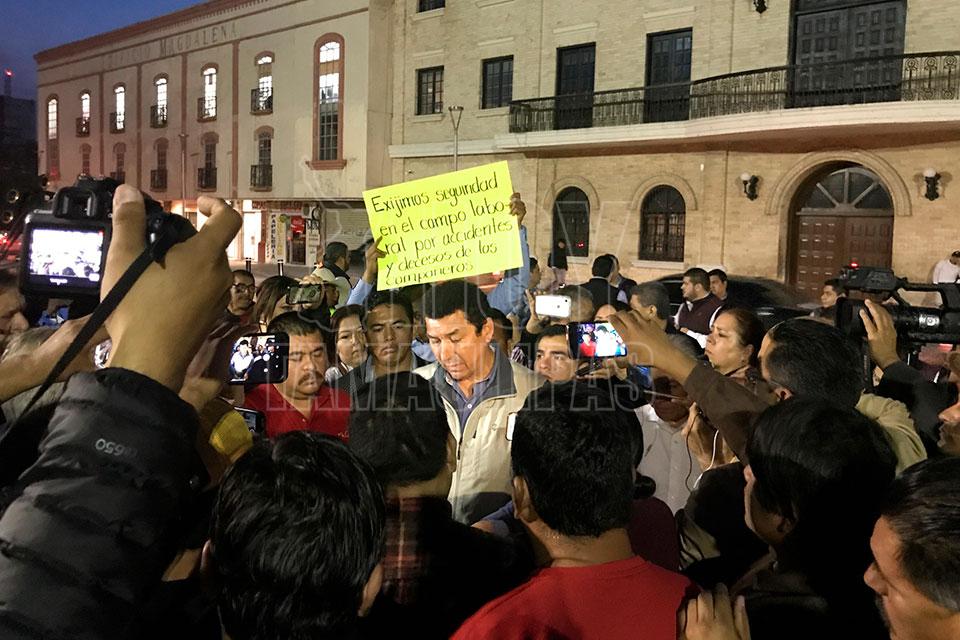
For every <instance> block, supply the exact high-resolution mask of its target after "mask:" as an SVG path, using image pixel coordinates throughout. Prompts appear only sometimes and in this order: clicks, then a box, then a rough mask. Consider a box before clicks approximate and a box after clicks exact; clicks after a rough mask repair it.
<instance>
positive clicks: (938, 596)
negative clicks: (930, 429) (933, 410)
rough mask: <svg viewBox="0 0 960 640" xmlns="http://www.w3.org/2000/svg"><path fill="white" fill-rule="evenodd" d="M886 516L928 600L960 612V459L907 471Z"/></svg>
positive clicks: (909, 574) (890, 495) (910, 575)
mask: <svg viewBox="0 0 960 640" xmlns="http://www.w3.org/2000/svg"><path fill="white" fill-rule="evenodd" d="M881 514H882V515H883V516H884V518H885V519H886V520H887V523H888V524H889V525H890V527H891V528H892V529H893V531H894V532H895V533H896V534H897V537H898V538H899V539H900V558H899V560H900V568H901V570H902V571H903V575H904V576H905V577H906V578H907V580H909V581H910V583H911V584H912V585H913V586H914V587H916V589H917V590H918V591H920V593H922V594H923V595H924V596H926V597H927V598H928V599H930V600H932V601H933V602H935V603H937V604H938V605H940V606H941V607H944V608H946V609H948V610H950V611H952V612H954V613H960V580H958V579H957V576H958V575H960V458H955V457H950V458H941V459H934V460H925V461H923V462H920V463H918V464H915V465H914V466H912V467H910V468H909V469H907V470H906V471H904V472H903V473H902V474H901V475H900V477H898V478H897V479H896V480H895V481H894V483H893V484H892V485H891V487H890V490H889V491H888V492H887V496H886V498H885V500H884V503H883V507H882V509H881Z"/></svg>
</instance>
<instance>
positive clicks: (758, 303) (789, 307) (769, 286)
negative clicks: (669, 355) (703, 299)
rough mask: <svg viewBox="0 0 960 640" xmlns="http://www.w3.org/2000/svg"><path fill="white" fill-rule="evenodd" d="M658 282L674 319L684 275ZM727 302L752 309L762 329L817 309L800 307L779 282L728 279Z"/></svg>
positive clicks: (668, 277)
mask: <svg viewBox="0 0 960 640" xmlns="http://www.w3.org/2000/svg"><path fill="white" fill-rule="evenodd" d="M658 282H661V283H663V284H664V285H665V286H666V287H667V292H668V293H669V294H670V313H671V315H676V313H677V310H678V309H679V308H680V303H681V302H683V294H682V293H681V291H680V285H681V284H683V274H682V273H677V274H673V275H669V276H664V277H662V278H659V279H658ZM727 299H728V300H732V301H733V302H735V303H737V304H739V305H740V306H744V307H749V308H750V309H753V311H754V312H755V313H756V314H757V315H758V316H760V320H761V321H763V326H764V328H765V329H770V327H772V326H773V325H775V324H778V323H780V322H783V321H784V320H789V319H790V318H795V317H796V316H805V315H808V314H809V313H810V311H811V310H812V309H813V308H815V307H816V305H810V304H809V303H802V302H801V299H800V298H799V297H798V296H797V295H795V294H794V293H793V292H791V291H790V289H789V288H788V287H787V286H786V285H784V284H783V283H782V282H777V281H776V280H769V279H767V278H746V277H740V276H730V277H729V279H728V281H727Z"/></svg>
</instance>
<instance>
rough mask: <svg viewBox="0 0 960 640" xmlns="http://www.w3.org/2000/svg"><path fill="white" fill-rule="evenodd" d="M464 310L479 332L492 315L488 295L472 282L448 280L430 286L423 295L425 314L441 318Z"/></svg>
mask: <svg viewBox="0 0 960 640" xmlns="http://www.w3.org/2000/svg"><path fill="white" fill-rule="evenodd" d="M457 311H462V312H463V315H464V316H466V318H467V321H468V322H470V324H472V325H473V326H474V327H475V328H476V330H477V332H478V333H479V332H480V331H481V330H482V329H483V325H484V323H486V321H487V318H488V317H489V315H490V303H489V302H488V301H487V295H486V294H485V293H484V292H483V291H482V290H481V289H480V287H478V286H477V285H475V284H473V283H472V282H467V281H466V280H448V281H447V282H442V283H440V284H435V285H433V286H432V287H430V288H429V289H428V290H427V291H426V292H425V293H424V295H423V315H424V317H425V318H430V319H431V320H439V319H440V318H446V317H447V316H450V315H453V314H455V313H456V312H457Z"/></svg>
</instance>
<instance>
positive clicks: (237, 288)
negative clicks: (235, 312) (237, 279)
mask: <svg viewBox="0 0 960 640" xmlns="http://www.w3.org/2000/svg"><path fill="white" fill-rule="evenodd" d="M256 289H257V286H256V285H253V284H235V285H233V290H234V291H256Z"/></svg>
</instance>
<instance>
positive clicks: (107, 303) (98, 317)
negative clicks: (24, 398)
mask: <svg viewBox="0 0 960 640" xmlns="http://www.w3.org/2000/svg"><path fill="white" fill-rule="evenodd" d="M167 248H169V247H167ZM164 252H165V250H164ZM157 253H159V252H158V251H157V247H156V246H154V247H147V248H146V249H144V250H143V253H141V254H140V255H139V256H137V259H136V260H134V261H133V263H132V264H131V265H130V266H129V267H127V270H126V271H124V273H123V275H122V276H120V279H119V280H117V283H116V284H115V285H113V288H112V289H110V292H109V293H107V295H106V296H105V297H104V298H103V300H102V301H101V302H100V304H99V305H97V308H96V309H94V310H93V313H92V314H90V318H89V319H88V320H87V322H86V324H84V325H83V327H82V328H81V329H80V332H79V333H78V334H77V337H76V338H74V339H73V342H71V343H70V346H69V347H67V350H66V351H65V352H64V353H63V355H62V356H60V359H59V360H58V361H57V363H56V364H55V365H53V369H51V370H50V373H49V374H48V375H47V378H46V380H44V381H43V384H41V385H40V386H39V387H38V388H37V391H36V392H35V393H34V394H33V397H32V398H30V402H29V403H28V404H27V406H26V408H25V409H24V410H23V413H21V414H20V417H18V418H17V421H16V422H15V423H14V424H12V425H11V426H10V428H9V429H8V430H7V433H6V434H4V437H3V438H2V439H0V442H2V440H3V439H6V436H7V435H8V434H9V433H10V432H11V431H13V429H14V428H15V427H16V426H17V423H19V422H20V419H21V418H22V417H23V416H25V415H27V414H28V413H29V412H30V410H31V409H33V406H34V405H35V404H36V403H37V401H38V400H40V398H41V396H43V394H44V393H46V392H47V390H48V389H49V388H50V387H51V386H52V385H53V383H55V382H56V381H57V378H59V377H60V376H61V375H63V372H64V371H66V370H67V367H69V366H70V363H71V362H73V360H74V358H76V357H77V356H78V355H80V352H81V351H83V349H84V347H86V346H87V343H88V342H90V340H91V338H93V336H94V335H95V334H96V333H97V330H99V329H100V327H102V326H103V323H104V322H106V321H107V318H109V317H110V314H111V313H113V312H114V310H115V309H116V308H117V306H118V305H119V304H120V301H121V300H123V298H124V296H126V295H127V293H128V292H129V291H130V289H131V288H133V285H134V283H136V281H137V279H138V278H139V277H140V276H141V275H143V272H144V271H146V270H147V267H149V266H150V263H151V262H153V261H154V260H159V258H157V257H156V255H155V254H157ZM160 257H162V254H161V256H160Z"/></svg>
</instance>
